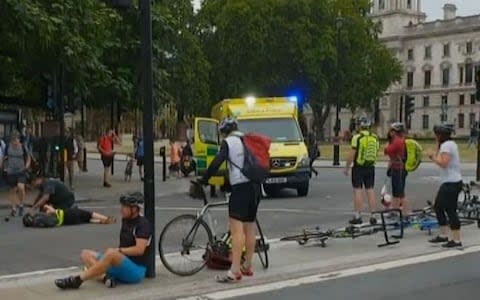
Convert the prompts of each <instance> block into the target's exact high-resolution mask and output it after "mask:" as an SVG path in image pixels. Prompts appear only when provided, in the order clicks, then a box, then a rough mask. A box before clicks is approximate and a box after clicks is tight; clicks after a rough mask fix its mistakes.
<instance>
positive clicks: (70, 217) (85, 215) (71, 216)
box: [63, 208, 93, 225]
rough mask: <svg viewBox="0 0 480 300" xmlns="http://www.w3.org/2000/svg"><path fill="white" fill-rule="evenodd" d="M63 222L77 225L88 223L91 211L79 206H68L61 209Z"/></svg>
mask: <svg viewBox="0 0 480 300" xmlns="http://www.w3.org/2000/svg"><path fill="white" fill-rule="evenodd" d="M63 214H64V215H63V224H64V225H77V224H85V223H90V219H92V215H93V213H92V212H90V211H86V210H83V209H79V208H68V209H64V210H63Z"/></svg>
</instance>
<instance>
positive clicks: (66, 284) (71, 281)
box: [55, 276, 83, 290]
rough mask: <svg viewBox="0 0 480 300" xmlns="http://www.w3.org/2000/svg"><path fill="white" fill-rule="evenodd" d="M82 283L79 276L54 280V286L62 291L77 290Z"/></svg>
mask: <svg viewBox="0 0 480 300" xmlns="http://www.w3.org/2000/svg"><path fill="white" fill-rule="evenodd" d="M82 283H83V282H82V280H81V279H80V276H70V277H67V278H63V279H57V280H55V285H56V286H57V287H58V288H60V289H62V290H70V289H78V288H79V287H80V286H81V285H82Z"/></svg>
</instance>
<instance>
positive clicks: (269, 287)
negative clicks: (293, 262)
mask: <svg viewBox="0 0 480 300" xmlns="http://www.w3.org/2000/svg"><path fill="white" fill-rule="evenodd" d="M478 251H480V246H473V247H469V248H466V249H465V250H463V251H459V250H450V251H448V250H447V251H444V252H438V253H433V254H427V255H422V256H416V257H411V258H406V259H401V260H396V261H391V262H385V263H378V264H374V265H369V266H363V267H358V268H351V269H345V270H339V271H333V272H329V273H320V274H316V275H312V276H306V277H302V278H297V279H290V280H284V281H278V282H273V283H267V284H263V285H257V286H251V287H243V288H237V289H230V290H226V291H219V292H213V293H209V294H205V295H200V296H194V297H187V298H179V299H178V300H201V299H210V300H218V299H230V298H235V297H239V296H246V295H252V294H260V293H266V292H271V291H276V290H280V289H284V288H291V287H297V286H300V285H305V284H312V283H319V282H324V281H329V280H333V279H339V278H345V277H351V276H356V275H361V274H366V273H372V272H376V271H384V270H389V269H394V268H400V267H405V266H409V265H414V264H419V263H425V262H429V261H436V260H441V259H445V258H449V257H454V256H460V255H465V254H469V253H475V252H478Z"/></svg>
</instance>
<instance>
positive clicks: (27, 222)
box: [22, 214, 33, 227]
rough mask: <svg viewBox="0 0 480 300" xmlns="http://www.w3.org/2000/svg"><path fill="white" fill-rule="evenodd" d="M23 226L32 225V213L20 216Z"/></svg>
mask: <svg viewBox="0 0 480 300" xmlns="http://www.w3.org/2000/svg"><path fill="white" fill-rule="evenodd" d="M22 222H23V226H25V227H32V226H33V215H32V214H25V215H24V216H23V218H22Z"/></svg>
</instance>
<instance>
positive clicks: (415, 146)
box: [404, 139, 423, 173]
mask: <svg viewBox="0 0 480 300" xmlns="http://www.w3.org/2000/svg"><path fill="white" fill-rule="evenodd" d="M405 153H406V158H405V160H404V162H405V171H407V172H408V173H410V172H414V171H415V170H417V169H418V167H419V166H420V164H421V163H422V156H423V148H422V146H421V145H420V144H419V143H418V142H417V141H416V140H414V139H405Z"/></svg>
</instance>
